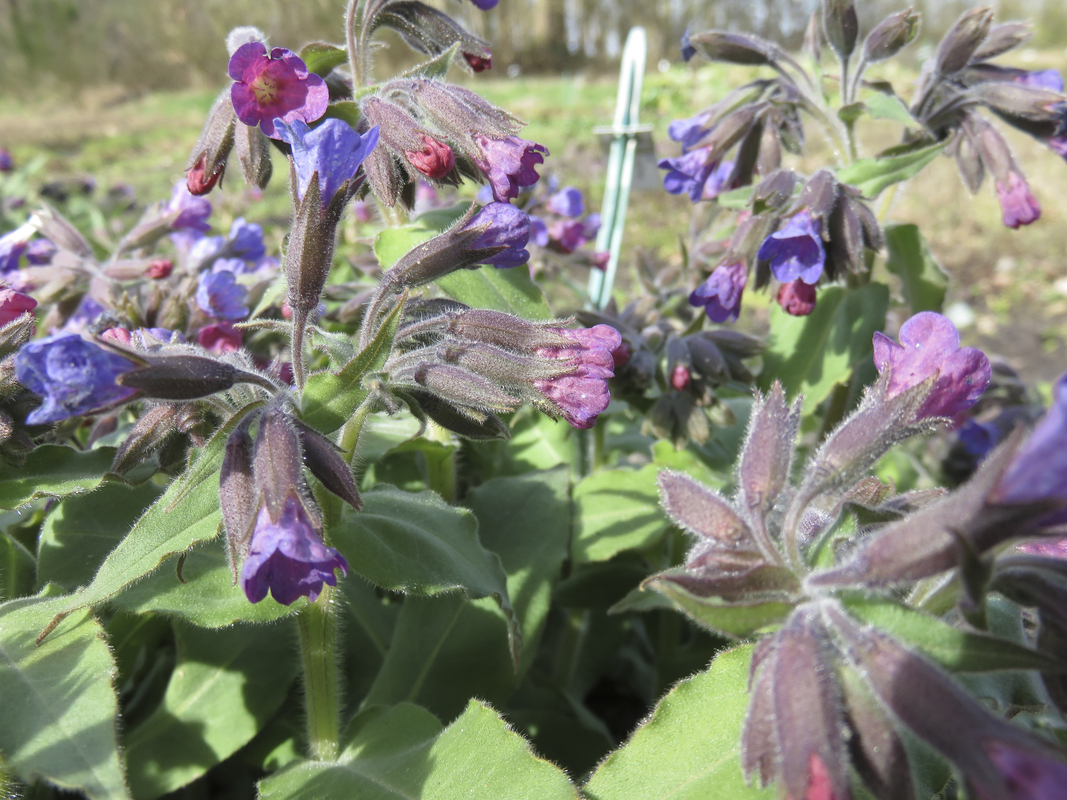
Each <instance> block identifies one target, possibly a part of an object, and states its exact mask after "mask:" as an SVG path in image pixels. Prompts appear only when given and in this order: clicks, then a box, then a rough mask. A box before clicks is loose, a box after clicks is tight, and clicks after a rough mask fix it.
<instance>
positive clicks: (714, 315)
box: [689, 263, 748, 322]
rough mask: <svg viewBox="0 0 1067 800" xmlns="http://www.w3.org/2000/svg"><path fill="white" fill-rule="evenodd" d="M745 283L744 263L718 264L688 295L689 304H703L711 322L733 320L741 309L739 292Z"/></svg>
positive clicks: (742, 290)
mask: <svg viewBox="0 0 1067 800" xmlns="http://www.w3.org/2000/svg"><path fill="white" fill-rule="evenodd" d="M746 283H748V270H747V269H745V265H744V264H741V263H737V264H720V265H719V266H717V267H716V268H715V271H714V272H712V273H711V275H710V276H709V277H708V279H707V280H706V281H704V282H703V283H702V284H700V286H698V287H697V288H696V289H694V290H693V292H692V294H690V295H689V305H691V306H704V311H705V313H706V314H707V315H708V319H710V320H711V321H712V322H735V321H736V320H737V315H738V314H739V313H740V311H741V294H742V293H743V292H744V291H745V284H746Z"/></svg>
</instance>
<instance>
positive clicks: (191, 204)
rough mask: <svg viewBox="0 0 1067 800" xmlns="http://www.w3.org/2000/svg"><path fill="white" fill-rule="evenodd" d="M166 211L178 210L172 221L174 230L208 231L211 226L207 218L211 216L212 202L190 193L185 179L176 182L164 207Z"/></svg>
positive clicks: (171, 226) (171, 227) (171, 224)
mask: <svg viewBox="0 0 1067 800" xmlns="http://www.w3.org/2000/svg"><path fill="white" fill-rule="evenodd" d="M163 211H164V213H173V212H178V216H177V218H176V219H175V220H174V221H173V222H171V223H170V229H171V230H172V231H200V232H201V233H206V232H207V231H208V230H209V229H210V228H211V226H210V225H208V223H207V218H208V217H210V216H211V203H210V202H209V201H208V200H205V199H204V198H203V197H194V196H193V195H191V194H189V189H188V188H187V187H186V185H185V181H178V182H177V183H176V184H174V191H172V192H171V194H170V201H169V202H168V203H167V205H166V206H164V208H163Z"/></svg>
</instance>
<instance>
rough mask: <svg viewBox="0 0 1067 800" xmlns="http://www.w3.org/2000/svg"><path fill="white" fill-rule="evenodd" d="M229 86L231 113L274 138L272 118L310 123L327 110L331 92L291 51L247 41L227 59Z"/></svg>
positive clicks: (289, 121)
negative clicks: (230, 82)
mask: <svg viewBox="0 0 1067 800" xmlns="http://www.w3.org/2000/svg"><path fill="white" fill-rule="evenodd" d="M230 77H231V78H233V79H234V80H235V81H236V83H235V84H234V85H233V86H232V87H231V89H230V97H231V99H232V100H233V108H234V112H235V113H236V114H237V119H239V120H241V122H243V123H244V124H245V125H251V126H255V125H259V127H260V128H262V129H263V133H265V134H267V136H270V137H274V135H275V134H274V120H275V119H281V120H283V121H285V122H288V123H292V122H293V121H294V120H300V121H301V122H313V121H314V120H317V119H318V118H319V117H321V116H322V115H323V114H325V113H326V106H327V105H328V104H329V102H330V92H329V90H328V89H327V88H326V82H325V81H324V80H323V79H322V78H320V77H319V76H318V75H316V74H314V73H313V72H308V69H307V66H306V65H305V64H304V62H303V61H302V60H301V59H300V57H299V56H297V55H296V54H295V53H294V52H292V51H291V50H286V49H285V48H282V47H275V48H274V49H273V50H271V51H270V53H269V54H268V53H267V46H266V45H265V44H263V42H249V43H248V44H243V45H241V46H240V47H239V48H237V50H236V52H234V54H233V56H232V57H231V58H230Z"/></svg>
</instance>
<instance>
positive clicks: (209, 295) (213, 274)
mask: <svg viewBox="0 0 1067 800" xmlns="http://www.w3.org/2000/svg"><path fill="white" fill-rule="evenodd" d="M238 265H239V266H240V267H243V266H244V262H243V261H239V260H237V259H224V260H222V261H218V262H216V263H215V266H213V267H212V268H211V269H210V270H207V271H206V272H201V273H200V278H199V280H198V282H197V289H196V304H197V305H198V306H199V307H200V310H201V311H203V312H204V313H205V314H207V315H208V316H209V317H214V318H215V319H229V320H235V319H244V318H245V317H247V316H248V309H247V308H246V307H245V301H246V300H247V299H248V289H246V288H245V287H244V286H242V285H241V284H239V283H238V282H237V274H236V272H237V270H236V269H234V268H235V267H238Z"/></svg>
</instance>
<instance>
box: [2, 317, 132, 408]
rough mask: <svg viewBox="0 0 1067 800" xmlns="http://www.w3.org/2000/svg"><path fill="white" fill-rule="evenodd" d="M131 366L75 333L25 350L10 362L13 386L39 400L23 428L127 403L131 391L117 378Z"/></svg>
mask: <svg viewBox="0 0 1067 800" xmlns="http://www.w3.org/2000/svg"><path fill="white" fill-rule="evenodd" d="M135 368H136V364H134V363H133V362H132V361H130V360H129V359H128V358H124V357H122V356H120V355H117V354H115V353H111V352H109V351H107V350H104V349H103V348H102V347H98V346H97V345H95V344H93V343H92V342H88V341H86V340H85V339H83V338H82V337H80V336H78V335H77V334H76V333H61V334H59V335H58V336H50V337H48V338H47V339H40V340H38V341H36V342H30V343H29V344H27V345H25V346H24V347H23V348H22V349H21V350H20V351H19V353H18V355H17V356H15V375H16V376H17V377H18V380H19V383H21V384H22V385H23V386H25V387H26V388H27V389H29V390H30V391H31V392H33V393H34V394H38V395H40V396H41V398H42V400H43V402H42V403H41V405H40V407H39V408H36V409H34V410H33V411H32V412H30V414H29V416H27V417H26V422H28V423H29V424H30V425H43V424H44V423H47V422H59V421H60V420H64V419H68V418H70V417H74V416H77V415H78V414H85V413H87V412H89V411H93V410H95V409H98V408H103V407H104V406H109V405H112V404H114V403H120V402H122V401H124V400H128V399H129V398H130V397H132V396H133V395H134V393H135V390H133V389H130V388H128V387H126V386H119V385H118V384H117V383H116V382H115V381H116V380H117V379H118V377H119V376H120V375H122V374H124V373H126V372H129V371H130V370H132V369H135Z"/></svg>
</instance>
